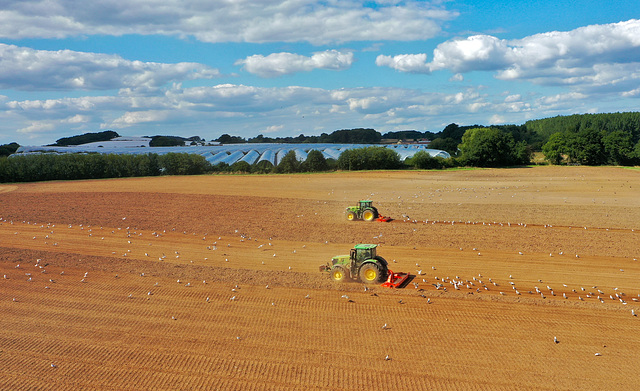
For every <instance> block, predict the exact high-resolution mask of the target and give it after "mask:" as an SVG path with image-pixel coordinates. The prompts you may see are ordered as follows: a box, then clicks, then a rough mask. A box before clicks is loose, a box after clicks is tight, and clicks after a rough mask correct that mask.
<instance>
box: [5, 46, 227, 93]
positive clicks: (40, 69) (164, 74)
mask: <svg viewBox="0 0 640 391" xmlns="http://www.w3.org/2000/svg"><path fill="white" fill-rule="evenodd" d="M219 76H220V73H219V71H218V70H217V69H214V68H211V67H208V66H205V65H202V64H197V63H189V62H181V63H177V64H163V63H154V62H142V61H130V60H126V59H124V58H122V57H120V56H117V55H109V54H100V53H86V52H77V51H73V50H58V51H50V50H35V49H31V48H27V47H19V46H15V45H6V44H2V43H0V88H5V89H16V90H110V89H119V88H156V87H160V86H162V85H165V84H167V83H169V82H173V81H182V80H190V79H210V78H214V77H219Z"/></svg>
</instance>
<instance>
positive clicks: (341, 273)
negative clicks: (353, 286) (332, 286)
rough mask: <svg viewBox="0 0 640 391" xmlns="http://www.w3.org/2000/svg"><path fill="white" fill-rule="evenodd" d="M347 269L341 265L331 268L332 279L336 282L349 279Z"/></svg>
mask: <svg viewBox="0 0 640 391" xmlns="http://www.w3.org/2000/svg"><path fill="white" fill-rule="evenodd" d="M348 278H349V277H348V275H347V271H346V270H345V268H343V267H342V266H339V265H335V266H334V267H332V268H331V279H332V280H333V281H335V282H344V281H346V280H347V279H348Z"/></svg>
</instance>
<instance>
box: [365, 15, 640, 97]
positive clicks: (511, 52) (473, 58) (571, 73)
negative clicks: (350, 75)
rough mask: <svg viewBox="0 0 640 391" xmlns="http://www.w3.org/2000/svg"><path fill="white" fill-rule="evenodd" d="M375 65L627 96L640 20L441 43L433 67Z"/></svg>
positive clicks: (416, 59)
mask: <svg viewBox="0 0 640 391" xmlns="http://www.w3.org/2000/svg"><path fill="white" fill-rule="evenodd" d="M409 60H410V61H409ZM420 60H424V61H422V62H421V61H420ZM376 63H377V64H378V65H379V66H387V67H391V68H393V69H396V70H399V71H403V72H416V69H417V70H419V71H420V72H421V73H429V72H433V71H437V70H443V69H446V70H450V71H451V72H455V73H466V72H472V71H492V72H495V75H496V77H497V78H498V79H502V80H528V81H531V82H533V83H535V84H540V85H551V86H555V85H564V86H574V87H575V88H578V89H584V90H590V89H599V90H606V89H609V90H616V91H620V93H628V91H633V90H634V88H636V87H637V84H638V83H639V82H640V20H636V19H631V20H628V21H623V22H619V23H610V24H602V25H590V26H585V27H580V28H577V29H575V30H571V31H552V32H548V33H543V34H535V35H531V36H528V37H525V38H522V39H516V40H505V39H499V38H497V37H494V36H490V35H473V36H470V37H467V38H464V39H453V40H449V41H446V42H443V43H441V44H439V45H438V46H437V47H436V48H435V49H434V51H433V59H432V61H431V62H428V63H427V62H426V58H425V57H424V55H423V54H404V55H400V56H395V57H390V56H379V57H378V60H377V61H376Z"/></svg>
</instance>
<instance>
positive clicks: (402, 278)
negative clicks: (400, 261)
mask: <svg viewBox="0 0 640 391" xmlns="http://www.w3.org/2000/svg"><path fill="white" fill-rule="evenodd" d="M408 279H409V273H394V272H392V271H391V270H389V275H388V277H387V281H386V282H384V283H383V284H382V286H384V287H387V288H399V287H401V286H402V285H403V284H404V283H405V282H406V281H407V280H408Z"/></svg>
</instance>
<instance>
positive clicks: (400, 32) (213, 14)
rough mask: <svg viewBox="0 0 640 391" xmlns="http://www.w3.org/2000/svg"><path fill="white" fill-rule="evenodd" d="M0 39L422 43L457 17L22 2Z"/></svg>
mask: <svg viewBox="0 0 640 391" xmlns="http://www.w3.org/2000/svg"><path fill="white" fill-rule="evenodd" d="M4 3H5V4H3V7H2V9H1V10H0V37H3V38H10V39H22V38H66V37H72V36H84V35H94V34H99V35H114V36H121V35H124V34H141V35H154V34H161V35H172V36H178V37H186V36H193V37H195V38H196V39H198V40H200V41H203V42H258V43H261V42H277V41H285V42H310V43H312V44H326V43H330V42H344V41H379V40H399V41H409V40H422V39H428V38H432V37H434V36H435V35H437V34H438V33H439V32H440V31H441V27H440V25H441V24H442V23H443V22H444V21H447V20H450V19H453V18H454V17H456V16H457V12H455V11H448V10H446V9H445V8H444V7H443V6H442V5H441V3H442V2H441V1H438V0H434V1H423V0H406V1H377V2H375V3H376V4H375V6H370V5H368V4H367V3H366V2H365V3H363V2H362V1H358V0H340V1H335V0H332V1H312V0H262V1H254V0H234V1H228V0H208V1H202V0H128V1H84V2H81V3H82V4H79V3H78V1H76V0H22V1H12V2H4Z"/></svg>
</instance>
